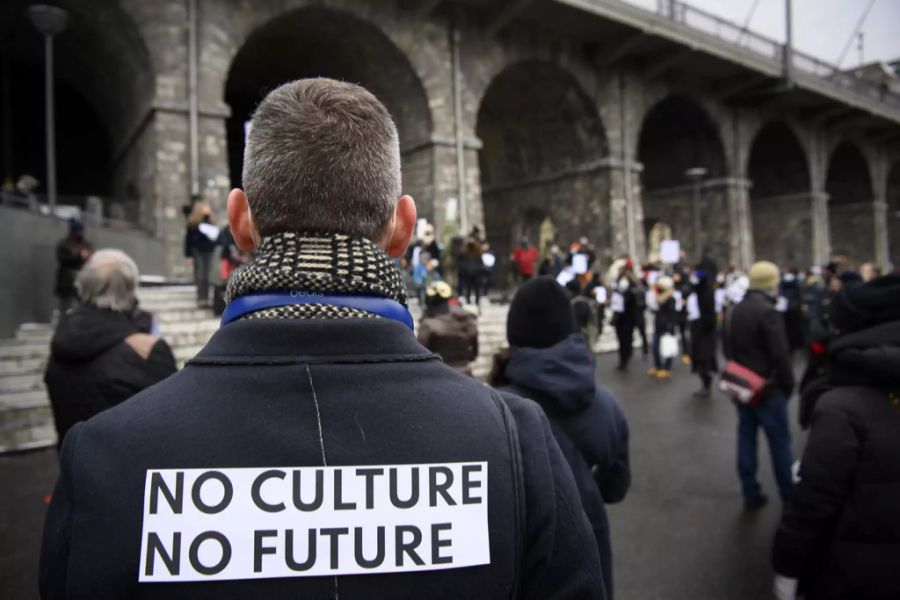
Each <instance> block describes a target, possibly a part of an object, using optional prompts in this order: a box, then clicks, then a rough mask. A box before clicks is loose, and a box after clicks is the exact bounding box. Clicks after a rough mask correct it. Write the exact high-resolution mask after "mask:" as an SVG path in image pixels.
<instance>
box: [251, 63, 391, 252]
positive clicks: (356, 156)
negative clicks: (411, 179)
mask: <svg viewBox="0 0 900 600" xmlns="http://www.w3.org/2000/svg"><path fill="white" fill-rule="evenodd" d="M243 181H244V191H245V192H246V194H247V199H248V201H249V203H250V210H251V212H252V214H253V220H254V222H255V223H256V226H257V228H259V233H260V235H261V236H263V237H266V236H269V235H273V234H276V233H281V232H285V231H311V232H316V233H343V234H347V235H355V236H361V237H365V238H368V239H370V240H377V239H378V238H380V237H381V236H382V234H383V233H384V230H385V227H386V226H387V224H388V222H389V221H390V219H391V216H392V215H393V211H394V204H395V202H396V201H397V198H399V197H400V187H401V181H400V142H399V138H398V136H397V128H396V126H395V125H394V121H393V120H392V119H391V116H390V114H389V113H388V111H387V109H386V108H385V107H384V105H383V104H382V103H381V102H380V101H379V100H378V99H377V98H376V97H375V96H373V95H372V94H371V93H369V92H368V91H367V90H366V89H365V88H363V87H360V86H358V85H354V84H352V83H344V82H341V81H334V80H332V79H324V78H316V79H300V80H297V81H292V82H290V83H285V84H284V85H282V86H280V87H278V88H276V89H275V90H273V91H272V92H270V93H269V95H268V96H266V97H265V98H264V99H263V101H262V102H261V103H260V104H259V106H258V107H257V108H256V112H255V113H254V114H253V121H252V126H251V128H250V135H249V136H248V139H247V147H246V149H245V150H244V173H243Z"/></svg>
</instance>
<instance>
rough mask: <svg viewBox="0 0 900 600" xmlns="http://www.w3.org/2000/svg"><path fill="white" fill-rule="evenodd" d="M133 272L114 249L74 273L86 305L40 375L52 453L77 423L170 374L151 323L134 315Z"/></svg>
mask: <svg viewBox="0 0 900 600" xmlns="http://www.w3.org/2000/svg"><path fill="white" fill-rule="evenodd" d="M136 283H137V267H136V266H135V264H134V262H133V261H132V260H131V259H130V258H128V256H127V255H125V254H124V253H122V252H120V251H118V250H100V251H99V252H97V253H96V254H94V255H93V256H92V257H91V259H90V260H89V261H88V262H87V264H86V265H85V266H84V268H83V269H82V270H81V272H80V273H79V274H78V279H77V286H78V289H79V292H80V295H81V299H82V301H83V304H82V305H81V306H79V307H78V308H77V309H75V310H74V311H73V312H70V313H69V314H68V315H66V316H65V317H64V318H63V320H62V322H60V324H59V326H58V327H57V329H56V332H55V333H54V335H53V341H52V342H51V346H50V359H49V361H48V363H47V370H46V372H45V374H44V382H45V383H46V384H47V393H48V394H49V396H50V406H51V407H52V409H53V418H54V421H55V422H56V431H57V436H58V437H57V439H58V442H57V448H59V447H60V446H62V442H63V440H64V439H65V437H66V433H67V432H68V431H69V429H71V428H72V426H73V425H75V423H77V422H79V421H86V420H87V419H89V418H91V417H92V416H94V415H96V414H98V413H100V412H101V411H104V410H106V409H108V408H111V407H113V406H116V405H117V404H119V403H121V402H123V401H124V400H127V399H128V398H130V397H131V396H133V395H134V394H136V393H138V392H139V391H141V390H143V389H145V388H147V387H150V386H151V385H153V384H155V383H157V382H158V381H162V380H163V379H165V378H166V377H168V376H169V375H171V374H172V373H174V372H175V370H176V367H175V357H174V356H173V355H172V351H171V349H170V348H169V346H168V344H166V342H165V341H163V340H162V339H160V338H159V337H156V336H155V335H152V334H151V330H152V329H153V324H152V316H151V315H150V314H149V313H146V312H143V311H141V310H138V309H137V300H136V299H135V296H134V288H135V284H136Z"/></svg>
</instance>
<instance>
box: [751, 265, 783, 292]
mask: <svg viewBox="0 0 900 600" xmlns="http://www.w3.org/2000/svg"><path fill="white" fill-rule="evenodd" d="M747 276H748V277H749V279H750V289H751V290H766V291H768V292H772V291H775V290H777V289H778V283H779V281H780V280H781V272H780V271H779V270H778V267H777V266H775V264H774V263H770V262H769V261H767V260H762V261H760V262H757V263H753V266H752V267H750V272H749V273H747Z"/></svg>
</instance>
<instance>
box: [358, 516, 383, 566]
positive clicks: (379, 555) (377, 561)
mask: <svg viewBox="0 0 900 600" xmlns="http://www.w3.org/2000/svg"><path fill="white" fill-rule="evenodd" d="M362 532H363V528H362V527H354V528H353V542H354V543H353V548H354V552H355V553H356V564H358V565H359V566H361V567H362V568H363V569H374V568H375V567H380V566H381V563H383V562H384V526H383V525H379V526H378V530H377V534H376V535H377V546H378V547H377V548H376V550H375V558H373V559H371V560H370V559H367V558H366V557H365V556H364V555H363V536H362Z"/></svg>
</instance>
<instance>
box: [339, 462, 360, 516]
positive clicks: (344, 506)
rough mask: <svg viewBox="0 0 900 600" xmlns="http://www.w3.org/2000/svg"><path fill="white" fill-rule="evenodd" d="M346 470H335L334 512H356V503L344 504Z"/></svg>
mask: <svg viewBox="0 0 900 600" xmlns="http://www.w3.org/2000/svg"><path fill="white" fill-rule="evenodd" d="M343 473H344V470H343V469H335V470H334V510H354V509H355V508H356V502H344V475H343Z"/></svg>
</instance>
